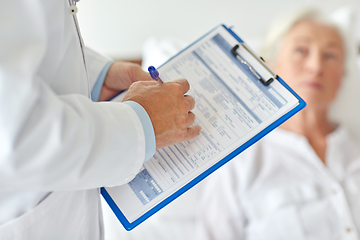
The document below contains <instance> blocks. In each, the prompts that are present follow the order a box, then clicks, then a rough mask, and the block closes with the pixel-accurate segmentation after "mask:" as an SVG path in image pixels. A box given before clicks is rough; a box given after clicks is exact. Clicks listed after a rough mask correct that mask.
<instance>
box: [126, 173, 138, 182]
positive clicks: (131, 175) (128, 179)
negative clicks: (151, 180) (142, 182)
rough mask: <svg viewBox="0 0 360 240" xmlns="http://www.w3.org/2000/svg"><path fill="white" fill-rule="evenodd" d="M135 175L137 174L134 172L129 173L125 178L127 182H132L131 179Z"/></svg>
mask: <svg viewBox="0 0 360 240" xmlns="http://www.w3.org/2000/svg"><path fill="white" fill-rule="evenodd" d="M135 176H136V175H135V174H133V173H132V174H129V176H128V177H127V178H126V179H125V182H127V183H128V182H130V181H131V180H133V179H134V178H135Z"/></svg>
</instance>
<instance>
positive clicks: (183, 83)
mask: <svg viewBox="0 0 360 240" xmlns="http://www.w3.org/2000/svg"><path fill="white" fill-rule="evenodd" d="M165 84H169V85H170V84H171V85H172V86H171V87H172V88H174V90H175V91H176V90H180V91H181V93H182V95H184V94H185V93H187V92H188V91H189V89H190V84H189V82H188V81H187V80H186V79H185V78H179V79H176V80H173V81H170V82H167V83H165ZM165 84H164V85H165ZM176 85H178V88H177V89H176V88H175V86H176Z"/></svg>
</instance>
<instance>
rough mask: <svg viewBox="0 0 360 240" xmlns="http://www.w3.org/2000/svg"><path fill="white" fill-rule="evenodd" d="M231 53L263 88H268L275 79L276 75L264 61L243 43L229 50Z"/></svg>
mask: <svg viewBox="0 0 360 240" xmlns="http://www.w3.org/2000/svg"><path fill="white" fill-rule="evenodd" d="M231 53H232V55H234V57H236V58H237V59H239V60H240V62H241V63H242V64H244V65H246V66H247V68H248V69H249V70H250V71H251V72H252V73H253V74H254V75H255V76H256V78H257V79H259V81H260V82H261V83H262V84H264V85H265V86H269V84H270V83H272V82H273V81H274V79H276V78H277V75H276V73H275V72H274V71H273V70H272V69H271V68H270V67H269V66H268V65H267V64H266V63H265V61H264V59H262V58H261V57H260V58H259V57H257V55H256V54H254V53H253V52H252V51H251V50H250V48H249V47H247V46H246V45H245V43H239V44H237V45H235V46H234V47H233V48H232V49H231ZM244 58H245V59H247V60H245V59H244ZM255 69H256V70H255Z"/></svg>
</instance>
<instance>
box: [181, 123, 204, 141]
mask: <svg viewBox="0 0 360 240" xmlns="http://www.w3.org/2000/svg"><path fill="white" fill-rule="evenodd" d="M200 131H201V127H200V126H199V125H194V126H191V127H188V128H187V131H186V135H185V136H184V138H183V141H187V140H190V139H192V138H194V137H196V136H197V135H199V134H200Z"/></svg>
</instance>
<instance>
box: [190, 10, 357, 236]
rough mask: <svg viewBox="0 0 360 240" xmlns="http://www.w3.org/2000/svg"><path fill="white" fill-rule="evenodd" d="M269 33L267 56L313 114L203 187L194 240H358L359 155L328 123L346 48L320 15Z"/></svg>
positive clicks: (306, 15) (309, 13) (295, 19)
mask: <svg viewBox="0 0 360 240" xmlns="http://www.w3.org/2000/svg"><path fill="white" fill-rule="evenodd" d="M270 33H271V34H270V36H269V37H268V41H267V44H265V48H264V50H265V51H264V55H263V56H264V57H265V59H267V61H268V63H269V64H270V65H271V66H272V67H273V69H274V70H275V71H276V72H277V74H278V75H279V76H281V77H282V78H283V79H284V80H285V81H286V82H287V83H288V84H289V85H290V87H292V88H293V89H294V90H295V91H296V92H297V93H298V94H299V95H300V96H301V97H302V98H303V99H304V100H305V101H306V102H307V104H308V106H307V107H306V108H305V109H304V110H302V111H301V112H299V113H298V114H296V115H295V116H294V117H292V118H291V119H289V120H288V121H287V122H285V123H284V124H283V125H281V126H280V128H278V129H276V130H274V131H273V132H272V133H270V134H269V135H268V136H266V137H265V138H264V139H262V140H261V141H259V142H258V143H256V144H255V145H254V146H252V147H250V148H249V149H248V150H246V151H245V152H244V153H242V154H240V155H239V156H238V157H236V158H235V159H233V160H232V161H230V162H229V163H228V164H226V165H225V166H223V167H222V168H220V169H219V170H218V171H217V172H215V173H214V174H213V175H212V176H210V177H209V179H207V180H206V181H205V182H206V186H205V189H204V192H203V194H202V199H201V200H200V201H199V209H200V210H199V213H198V216H199V218H200V221H199V224H198V225H197V226H196V237H195V238H194V239H219V240H227V239H251V240H262V239H267V240H268V239H270V240H271V239H276V240H282V239H284V240H290V239H291V240H295V239H316V240H321V239H324V240H325V239H326V240H331V239H359V234H358V231H359V230H360V148H359V145H358V144H356V143H355V142H354V140H353V139H352V137H351V136H350V134H349V132H348V131H347V130H346V127H345V126H341V125H337V124H334V123H332V122H331V121H330V120H329V118H328V112H329V107H330V105H331V103H332V102H333V100H334V98H335V97H336V94H337V92H338V90H339V87H340V85H341V81H342V78H343V76H344V72H345V67H344V66H345V58H346V47H345V41H344V39H343V38H342V35H341V32H340V31H339V30H338V29H337V28H336V27H335V26H334V25H332V24H331V23H329V22H328V21H327V20H325V19H324V18H322V17H321V16H320V14H318V13H317V12H316V11H314V10H306V11H301V12H300V13H297V14H294V15H292V18H291V19H290V20H289V19H288V20H287V21H282V22H281V24H280V25H278V26H277V28H276V29H275V30H274V29H273V30H270Z"/></svg>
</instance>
